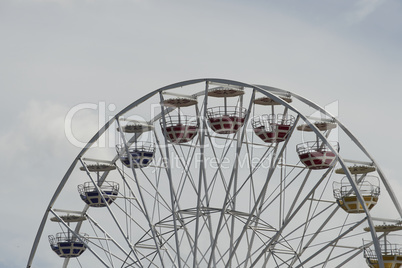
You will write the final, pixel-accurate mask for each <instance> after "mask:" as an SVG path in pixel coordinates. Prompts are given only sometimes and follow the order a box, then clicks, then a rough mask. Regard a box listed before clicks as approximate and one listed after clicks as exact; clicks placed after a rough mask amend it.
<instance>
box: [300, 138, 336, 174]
mask: <svg viewBox="0 0 402 268" xmlns="http://www.w3.org/2000/svg"><path fill="white" fill-rule="evenodd" d="M329 143H330V144H331V146H332V147H333V148H334V149H335V150H337V151H338V152H339V144H338V142H329ZM296 150H297V154H298V155H299V158H300V161H301V162H302V163H303V164H304V165H305V166H306V167H307V168H309V169H326V168H329V167H331V166H333V165H334V164H335V161H336V155H335V153H334V152H332V151H331V149H330V148H329V147H328V146H327V145H326V144H325V143H323V142H320V141H309V142H305V143H301V144H298V145H297V146H296Z"/></svg>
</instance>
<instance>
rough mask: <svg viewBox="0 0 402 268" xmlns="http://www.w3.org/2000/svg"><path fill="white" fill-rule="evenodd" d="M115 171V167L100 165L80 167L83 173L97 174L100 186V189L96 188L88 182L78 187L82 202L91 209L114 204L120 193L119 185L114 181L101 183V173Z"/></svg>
mask: <svg viewBox="0 0 402 268" xmlns="http://www.w3.org/2000/svg"><path fill="white" fill-rule="evenodd" d="M115 169H116V166H114V165H110V164H99V163H97V164H91V165H86V166H82V167H80V170H82V171H89V172H95V173H96V181H97V184H98V187H95V185H94V183H93V182H92V181H88V182H85V183H83V184H80V185H78V186H77V189H78V193H79V194H80V197H81V199H82V201H84V202H85V203H86V204H87V205H89V206H91V207H105V206H106V204H108V205H110V204H112V203H113V201H114V200H115V199H116V197H117V195H118V193H119V184H118V183H117V182H113V181H103V182H102V183H100V172H109V171H112V170H115ZM97 188H98V189H99V190H100V192H99V191H98V189H97ZM105 201H106V202H105Z"/></svg>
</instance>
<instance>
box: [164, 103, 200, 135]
mask: <svg viewBox="0 0 402 268" xmlns="http://www.w3.org/2000/svg"><path fill="white" fill-rule="evenodd" d="M196 104H197V100H196V99H193V98H183V97H181V98H173V99H167V100H164V101H163V105H164V106H166V107H174V108H177V115H171V114H170V113H168V114H166V115H165V117H164V118H162V119H161V120H160V125H161V128H162V132H163V133H164V135H166V138H167V139H168V140H169V141H170V142H172V143H186V142H190V141H192V140H193V139H194V137H195V136H196V135H197V132H198V121H197V118H196V117H194V116H188V115H182V114H181V108H183V107H189V106H195V105H196Z"/></svg>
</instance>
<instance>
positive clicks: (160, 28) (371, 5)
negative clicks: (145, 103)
mask: <svg viewBox="0 0 402 268" xmlns="http://www.w3.org/2000/svg"><path fill="white" fill-rule="evenodd" d="M0 34H1V41H0V88H1V92H3V97H2V98H1V99H2V101H1V108H0V109H1V113H0V117H1V122H2V127H1V128H0V149H1V152H2V155H3V157H2V161H1V163H0V165H1V171H2V180H1V182H2V187H1V188H0V196H1V200H2V208H1V224H0V234H1V237H2V239H1V242H0V252H1V254H0V266H1V267H24V266H25V265H26V261H27V258H28V255H29V251H30V249H31V246H32V242H33V240H34V236H35V233H36V230H37V228H38V226H39V223H40V220H41V217H42V215H43V213H44V210H45V208H46V206H47V204H48V202H49V200H50V198H51V196H52V195H53V192H54V191H55V189H56V187H57V185H58V183H59V181H60V180H61V178H62V176H63V175H64V173H65V172H66V170H67V168H68V166H69V165H70V164H71V162H72V160H73V159H74V157H75V156H76V154H77V153H78V152H79V150H80V148H77V147H76V146H74V145H73V144H71V143H70V142H69V141H68V139H67V138H66V135H65V128H64V127H65V118H66V115H67V114H68V112H69V111H70V110H71V109H73V108H74V107H77V105H80V104H93V105H98V104H99V103H100V102H102V103H105V105H106V107H110V108H113V107H115V109H114V110H113V109H107V110H106V112H107V115H113V114H114V113H115V112H117V111H119V110H121V109H122V108H124V107H125V106H126V105H128V104H129V103H131V102H133V101H135V100H136V99H137V98H138V97H140V96H142V95H144V94H146V93H147V92H149V91H151V90H155V89H157V88H159V87H162V86H164V85H167V84H171V83H174V82H178V81H183V80H188V79H193V78H204V77H215V78H226V79H233V80H238V81H242V82H246V83H251V84H263V85H269V86H275V87H279V88H282V89H286V90H289V91H292V92H295V93H297V94H300V95H302V96H304V97H306V98H308V99H310V100H313V101H314V102H316V103H318V104H320V105H322V106H324V105H326V104H329V103H332V102H335V101H337V102H338V105H339V106H338V111H339V118H340V120H341V121H342V122H343V123H344V124H345V125H346V126H347V127H348V128H349V130H351V131H352V133H354V134H355V136H357V138H358V139H359V140H360V141H361V142H362V143H363V145H364V146H365V147H366V148H367V149H368V151H369V152H370V154H371V155H372V156H373V157H374V158H375V159H376V160H377V161H378V163H379V164H380V165H381V167H382V169H383V171H384V172H385V175H386V176H387V177H388V179H389V180H390V181H391V183H392V185H394V187H395V189H402V176H401V175H400V169H399V166H400V153H399V152H400V151H401V150H402V145H401V143H400V141H401V139H400V136H401V135H400V130H401V128H402V127H401V124H400V123H401V119H400V117H399V116H400V115H401V114H402V108H401V105H400V103H401V97H402V93H401V85H402V53H401V48H402V2H401V1H399V0H336V1H334V0H333V1H329V0H305V1H296V0H293V1H290V0H281V1H262V0H261V1H257V0H256V1H245V0H231V1H229V0H215V1H212V0H203V1H197V0H182V1H178V0H169V1H162V0H160V1H157V0H113V1H112V0H71V1H70V0H1V1H0ZM109 105H112V106H109ZM111 110H112V111H111ZM97 122H98V114H97V111H93V112H92V113H91V112H88V113H84V112H82V113H78V114H77V116H75V117H74V119H73V131H74V135H76V137H78V138H79V139H80V140H82V141H86V140H88V139H89V138H90V137H91V136H92V135H93V134H94V133H95V132H96V131H97V129H98V127H99V125H98V123H97ZM401 244H402V241H401ZM49 250H50V248H49ZM42 268H46V267H42Z"/></svg>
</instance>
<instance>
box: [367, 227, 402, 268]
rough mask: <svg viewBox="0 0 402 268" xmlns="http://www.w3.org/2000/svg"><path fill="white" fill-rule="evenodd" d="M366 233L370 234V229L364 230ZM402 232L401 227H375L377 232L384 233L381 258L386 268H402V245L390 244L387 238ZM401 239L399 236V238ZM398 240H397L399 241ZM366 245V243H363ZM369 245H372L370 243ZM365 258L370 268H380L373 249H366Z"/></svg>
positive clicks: (381, 242) (381, 243)
mask: <svg viewBox="0 0 402 268" xmlns="http://www.w3.org/2000/svg"><path fill="white" fill-rule="evenodd" d="M364 230H365V231H367V232H369V231H370V228H364ZM399 230H402V226H401V225H380V226H375V231H376V232H382V233H384V235H383V238H382V240H381V241H380V247H381V257H382V260H383V262H384V267H385V268H400V267H402V245H400V244H393V243H390V242H389V241H388V239H387V236H388V234H389V233H390V232H394V231H399ZM398 238H399V236H398ZM398 238H397V239H398ZM363 243H364V244H366V243H365V241H363ZM368 244H371V243H370V242H368ZM364 258H365V259H366V262H367V265H368V266H369V267H370V268H380V262H379V260H378V256H377V254H376V251H375V250H374V248H373V247H366V248H364Z"/></svg>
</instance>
